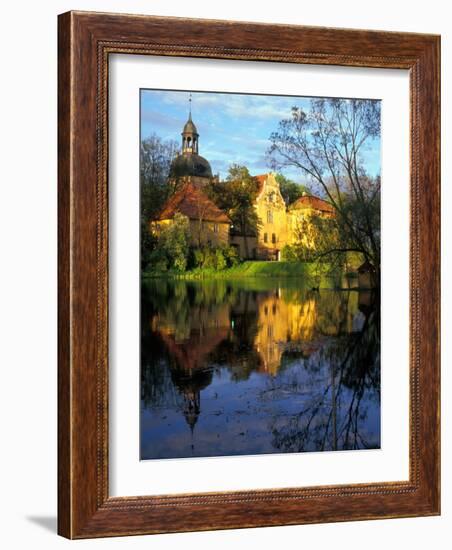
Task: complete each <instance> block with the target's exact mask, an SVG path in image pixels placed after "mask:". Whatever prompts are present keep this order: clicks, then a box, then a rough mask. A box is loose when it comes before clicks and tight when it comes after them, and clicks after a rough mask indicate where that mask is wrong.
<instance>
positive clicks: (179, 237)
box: [155, 212, 190, 271]
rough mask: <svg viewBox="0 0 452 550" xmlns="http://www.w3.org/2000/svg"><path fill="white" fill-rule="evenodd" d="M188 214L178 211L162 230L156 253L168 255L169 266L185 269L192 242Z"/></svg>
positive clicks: (179, 269) (180, 269) (178, 269)
mask: <svg viewBox="0 0 452 550" xmlns="http://www.w3.org/2000/svg"><path fill="white" fill-rule="evenodd" d="M189 223H190V222H189V220H188V218H187V216H184V215H183V214H180V213H179V212H176V214H175V215H174V218H173V220H172V222H171V223H170V224H169V225H167V226H166V227H165V228H164V229H162V230H161V232H160V235H159V238H158V245H157V248H156V250H155V253H156V254H158V256H159V258H158V259H160V257H161V255H162V254H163V255H164V256H165V257H166V260H167V265H168V267H169V268H173V269H176V270H177V271H185V269H186V268H187V260H188V253H189V244H190V229H189Z"/></svg>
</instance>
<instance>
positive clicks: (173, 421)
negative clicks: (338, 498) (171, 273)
mask: <svg viewBox="0 0 452 550" xmlns="http://www.w3.org/2000/svg"><path fill="white" fill-rule="evenodd" d="M141 303H142V308H141V414H140V419H141V425H140V438H141V441H140V449H141V451H140V453H141V459H155V458H160V459H161V458H182V457H207V456H225V455H228V456H230V455H253V454H262V453H291V452H308V451H336V450H349V449H375V448H379V447H380V312H379V307H378V304H379V299H378V298H377V297H376V296H375V295H374V294H373V293H371V292H369V291H367V292H364V291H357V290H349V291H344V290H320V291H318V290H317V291H315V290H311V289H309V288H305V287H304V286H303V284H302V282H300V281H298V279H297V278H287V279H284V280H279V279H275V278H270V277H268V278H247V279H233V280H223V279H210V280H202V281H185V280H171V279H152V280H147V281H144V282H143V283H142V291H141Z"/></svg>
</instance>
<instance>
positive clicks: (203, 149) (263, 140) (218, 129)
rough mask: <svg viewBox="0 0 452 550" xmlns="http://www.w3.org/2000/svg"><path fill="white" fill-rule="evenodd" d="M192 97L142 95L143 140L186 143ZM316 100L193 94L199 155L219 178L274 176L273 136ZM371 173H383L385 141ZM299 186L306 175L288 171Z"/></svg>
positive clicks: (370, 153) (372, 148)
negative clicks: (243, 169) (236, 170)
mask: <svg viewBox="0 0 452 550" xmlns="http://www.w3.org/2000/svg"><path fill="white" fill-rule="evenodd" d="M188 100H189V92H188V91H187V92H186V91H183V92H180V91H164V90H141V138H142V139H144V138H146V137H148V136H149V135H151V134H153V133H155V134H157V135H158V136H160V137H161V138H162V139H164V140H169V139H172V140H176V141H177V142H178V143H180V140H181V135H180V134H181V131H182V127H183V125H184V124H185V122H186V120H187V118H188V110H189V101H188ZM309 100H310V98H304V97H293V96H270V95H246V94H225V93H217V92H192V118H193V122H194V123H195V124H196V127H197V129H198V132H199V154H200V155H202V156H203V157H205V158H206V159H207V160H208V161H209V162H210V165H211V167H212V172H213V173H214V174H220V176H221V177H224V176H226V174H227V170H228V167H229V166H230V165H231V164H233V163H236V164H244V165H245V166H247V167H248V169H249V170H250V172H251V174H254V175H257V174H262V173H265V172H269V171H270V167H269V166H268V164H267V160H266V158H265V152H266V150H267V149H268V147H269V145H270V141H269V137H270V134H271V133H272V132H273V131H275V130H276V129H277V128H278V123H279V121H280V120H281V119H283V118H288V116H289V115H290V110H291V108H292V107H293V106H294V105H296V106H298V107H303V108H306V109H307V108H308V107H309ZM364 160H365V164H366V169H367V171H368V172H369V173H370V174H372V175H375V174H377V173H380V140H373V141H372V143H370V144H369V146H368V147H367V149H366V151H365V152H364ZM282 172H283V173H284V175H285V176H287V177H290V178H291V179H293V180H294V181H297V182H299V183H303V182H304V181H306V176H304V175H303V174H302V173H301V171H300V170H296V169H294V168H293V169H292V168H291V169H288V168H286V169H284V170H283V171H282Z"/></svg>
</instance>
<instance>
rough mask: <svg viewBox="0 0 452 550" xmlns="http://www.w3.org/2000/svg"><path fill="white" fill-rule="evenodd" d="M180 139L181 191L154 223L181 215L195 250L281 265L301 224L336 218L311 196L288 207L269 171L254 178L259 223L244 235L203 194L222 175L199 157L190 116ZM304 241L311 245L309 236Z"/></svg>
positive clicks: (176, 173) (174, 168)
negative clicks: (219, 250) (227, 250)
mask: <svg viewBox="0 0 452 550" xmlns="http://www.w3.org/2000/svg"><path fill="white" fill-rule="evenodd" d="M181 135H182V151H181V153H180V155H178V156H177V157H176V158H175V159H174V160H173V162H172V164H171V169H170V174H169V179H170V180H171V181H177V182H178V191H176V193H174V195H172V196H171V197H170V198H169V199H168V201H167V202H166V204H165V205H164V206H163V208H162V210H161V212H160V214H159V216H158V218H157V220H156V222H154V223H153V227H154V228H156V229H157V230H158V229H161V228H162V227H164V226H166V225H168V224H171V223H172V222H173V219H174V216H175V214H176V213H178V212H179V213H181V214H183V215H185V216H186V217H187V218H188V220H189V227H190V241H191V244H192V245H193V246H203V245H211V246H213V247H215V246H219V245H230V246H233V247H235V248H236V249H237V252H238V254H239V256H240V257H241V258H242V259H260V260H280V259H281V251H282V249H283V248H284V246H285V245H290V244H293V243H295V242H297V241H299V240H300V231H299V228H300V225H301V222H303V221H306V220H307V221H309V219H310V217H312V216H324V217H332V216H334V209H333V207H332V205H331V204H330V203H328V202H326V201H324V200H323V199H320V198H318V197H314V196H312V195H303V196H301V197H300V198H299V199H298V200H296V201H295V202H293V203H292V204H290V205H286V203H285V201H284V199H283V196H282V195H281V190H280V187H279V183H278V181H277V180H276V178H275V174H274V173H271V172H270V173H267V174H260V175H257V176H254V177H255V179H256V181H257V182H258V191H257V195H256V197H255V199H254V207H255V209H256V212H257V215H258V218H259V221H260V223H259V227H258V231H257V235H256V234H249V235H245V234H243V233H240V232H239V231H237V229H236V228H234V227H233V225H232V223H231V220H230V218H229V216H228V214H227V213H226V212H224V211H223V210H221V209H220V208H218V206H217V205H216V204H215V203H214V202H213V201H212V200H211V199H210V198H209V197H208V196H207V194H206V192H205V190H206V188H207V187H208V186H209V185H211V184H212V182H214V181H218V176H213V174H212V169H211V167H210V164H209V162H208V160H206V159H205V158H204V157H202V156H201V155H200V154H199V133H198V130H197V128H196V126H195V124H194V122H193V120H192V117H191V111H190V114H189V117H188V120H187V122H186V123H185V126H184V127H183V130H182V134H181ZM305 226H306V224H305ZM301 239H304V240H305V243H304V244H306V245H307V246H309V245H310V241H309V237H308V234H307V233H306V235H304V236H303V235H302V236H301Z"/></svg>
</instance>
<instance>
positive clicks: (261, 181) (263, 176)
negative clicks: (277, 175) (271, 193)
mask: <svg viewBox="0 0 452 550" xmlns="http://www.w3.org/2000/svg"><path fill="white" fill-rule="evenodd" d="M267 177H268V174H259V175H258V176H253V178H254V179H256V180H257V183H258V184H259V187H258V189H257V194H258V195H260V194H261V191H262V189H263V188H264V183H265V181H266V180H267Z"/></svg>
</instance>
